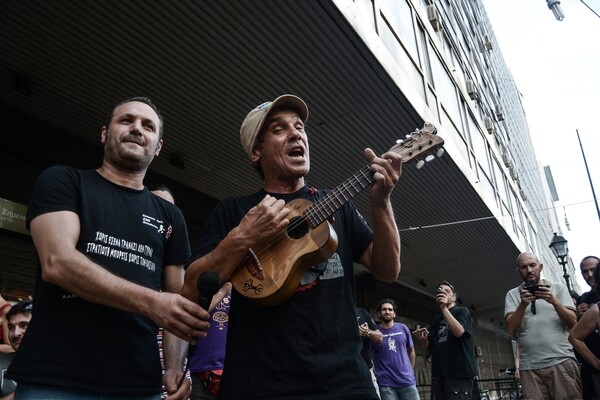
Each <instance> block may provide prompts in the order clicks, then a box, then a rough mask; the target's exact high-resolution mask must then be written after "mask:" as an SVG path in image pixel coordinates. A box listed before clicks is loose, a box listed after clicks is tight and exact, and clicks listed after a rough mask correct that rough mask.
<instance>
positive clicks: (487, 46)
mask: <svg viewBox="0 0 600 400" xmlns="http://www.w3.org/2000/svg"><path fill="white" fill-rule="evenodd" d="M483 48H484V49H486V50H488V51H490V50H492V49H493V46H492V41H491V40H490V37H489V36H488V35H483Z"/></svg>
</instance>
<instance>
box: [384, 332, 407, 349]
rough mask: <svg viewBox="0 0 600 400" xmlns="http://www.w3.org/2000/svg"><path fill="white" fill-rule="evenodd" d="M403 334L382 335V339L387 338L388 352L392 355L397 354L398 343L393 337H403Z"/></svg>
mask: <svg viewBox="0 0 600 400" xmlns="http://www.w3.org/2000/svg"><path fill="white" fill-rule="evenodd" d="M403 334H404V332H391V333H386V334H384V335H383V337H384V338H386V337H389V339H388V350H389V351H393V352H394V353H397V352H398V344H397V343H398V342H396V339H395V338H394V336H398V335H403Z"/></svg>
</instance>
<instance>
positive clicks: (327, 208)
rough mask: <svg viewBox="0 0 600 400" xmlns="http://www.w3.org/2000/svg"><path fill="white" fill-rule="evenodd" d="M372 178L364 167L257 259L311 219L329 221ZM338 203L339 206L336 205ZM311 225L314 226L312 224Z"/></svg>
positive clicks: (279, 236)
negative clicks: (346, 194)
mask: <svg viewBox="0 0 600 400" xmlns="http://www.w3.org/2000/svg"><path fill="white" fill-rule="evenodd" d="M360 175H362V178H363V179H362V180H361V179H360V178H361V176H360ZM372 177H373V175H372V174H371V173H370V170H369V165H367V166H365V167H363V169H361V170H360V171H359V172H357V173H356V174H354V175H353V176H352V177H350V178H349V179H347V180H346V181H345V182H343V183H342V184H341V185H340V186H338V187H337V188H335V189H333V190H331V191H330V192H328V193H327V194H326V195H325V196H324V197H323V198H322V199H321V200H319V201H318V202H317V203H314V204H312V205H311V206H309V207H307V208H306V210H305V211H304V213H302V215H301V216H298V217H297V218H295V219H294V220H293V221H292V222H291V223H290V224H289V225H288V226H287V227H286V229H284V230H283V231H282V232H281V233H279V234H278V235H277V236H275V237H274V238H273V239H272V240H271V241H269V242H268V243H266V244H265V245H264V246H263V247H261V248H260V249H258V250H255V251H254V254H255V255H256V257H258V256H260V255H262V254H263V253H265V252H268V251H270V250H271V249H272V248H273V247H274V246H276V245H277V244H278V243H279V242H280V241H281V240H283V239H284V238H285V237H286V236H287V231H288V230H293V229H296V228H297V227H299V226H301V225H302V224H304V223H309V224H310V221H311V217H312V218H314V219H315V220H317V221H318V220H321V222H323V221H325V220H326V219H327V216H328V215H331V214H333V213H334V212H335V211H337V210H338V209H340V208H341V207H342V206H343V205H344V204H345V203H346V202H348V201H349V200H350V199H352V198H353V197H354V196H356V195H357V194H359V193H360V192H362V191H363V190H364V189H366V188H367V187H368V186H369V185H370V184H371V183H372V179H373V178H372ZM365 180H366V182H367V184H366V185H365V184H364V183H362V182H364V181H365ZM357 184H358V185H360V187H357ZM351 189H353V190H354V193H352V190H351ZM344 193H349V194H350V196H349V197H348V198H347V197H346V196H345V195H344ZM339 196H341V197H342V198H343V200H340V198H339ZM336 201H337V203H339V204H336ZM321 222H319V223H317V224H315V226H313V229H314V228H315V227H316V226H318V225H319V224H320V223H321ZM310 225H311V226H312V224H310ZM247 258H253V257H252V256H250V255H246V256H245V257H244V259H247Z"/></svg>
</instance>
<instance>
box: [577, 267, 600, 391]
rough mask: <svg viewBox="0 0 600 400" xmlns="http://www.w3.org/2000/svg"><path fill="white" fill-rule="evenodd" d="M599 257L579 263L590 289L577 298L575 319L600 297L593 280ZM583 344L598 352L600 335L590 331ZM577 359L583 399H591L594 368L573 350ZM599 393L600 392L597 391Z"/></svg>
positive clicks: (599, 350)
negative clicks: (579, 367)
mask: <svg viewBox="0 0 600 400" xmlns="http://www.w3.org/2000/svg"><path fill="white" fill-rule="evenodd" d="M599 262H600V259H599V258H598V257H596V256H587V257H584V258H583V259H582V260H581V262H580V263H579V268H580V270H581V276H582V277H583V280H584V281H585V282H586V283H587V284H588V285H590V288H591V290H590V291H589V292H585V293H583V294H582V295H581V296H579V298H578V299H577V320H579V319H580V318H581V316H582V315H583V313H584V312H586V311H587V310H588V308H590V306H592V305H594V304H596V303H597V302H598V301H600V299H599V298H598V295H597V294H596V281H595V280H594V271H595V270H596V268H597V267H598V263H599ZM585 344H586V345H587V346H588V347H589V348H590V350H591V351H592V352H593V353H594V354H600V337H599V336H598V334H597V333H596V332H594V333H592V334H591V335H589V336H588V337H587V338H586V339H585ZM575 356H577V360H578V361H579V362H580V363H581V386H582V389H583V399H584V400H592V399H593V398H594V396H595V393H594V385H593V383H592V378H591V373H592V372H593V371H595V370H596V369H595V368H594V367H592V366H591V365H590V364H589V363H588V362H587V361H586V360H585V359H584V358H583V357H581V356H580V355H579V354H578V353H577V352H575ZM598 395H600V393H598ZM596 397H598V396H596Z"/></svg>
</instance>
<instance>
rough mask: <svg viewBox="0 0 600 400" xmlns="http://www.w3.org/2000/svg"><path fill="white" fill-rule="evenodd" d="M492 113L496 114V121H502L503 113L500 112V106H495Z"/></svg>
mask: <svg viewBox="0 0 600 400" xmlns="http://www.w3.org/2000/svg"><path fill="white" fill-rule="evenodd" d="M494 111H495V113H496V119H497V120H498V121H504V111H503V110H502V106H501V105H500V104H496V105H495V106H494Z"/></svg>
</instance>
